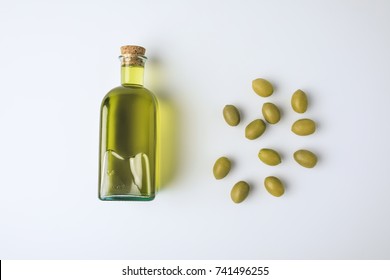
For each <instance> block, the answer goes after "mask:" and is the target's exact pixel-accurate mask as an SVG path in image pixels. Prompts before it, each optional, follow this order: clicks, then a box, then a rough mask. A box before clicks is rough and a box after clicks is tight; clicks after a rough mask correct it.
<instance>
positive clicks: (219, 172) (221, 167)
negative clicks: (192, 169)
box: [213, 157, 231, 180]
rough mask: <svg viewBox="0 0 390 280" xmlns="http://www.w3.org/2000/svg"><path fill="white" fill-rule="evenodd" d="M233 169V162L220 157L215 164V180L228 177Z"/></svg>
mask: <svg viewBox="0 0 390 280" xmlns="http://www.w3.org/2000/svg"><path fill="white" fill-rule="evenodd" d="M230 168H231V162H230V160H229V159H228V158H227V157H220V158H219V159H217V161H216V162H215V163H214V167H213V173H214V177H215V179H217V180H219V179H222V178H224V177H226V175H228V173H229V171H230Z"/></svg>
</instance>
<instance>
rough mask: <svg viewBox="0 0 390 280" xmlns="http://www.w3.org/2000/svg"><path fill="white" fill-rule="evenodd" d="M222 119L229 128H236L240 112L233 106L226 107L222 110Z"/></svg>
mask: <svg viewBox="0 0 390 280" xmlns="http://www.w3.org/2000/svg"><path fill="white" fill-rule="evenodd" d="M223 118H224V119H225V121H226V122H227V124H228V125H230V126H236V125H238V124H239V123H240V112H239V111H238V109H237V108H236V107H235V106H234V105H226V106H225V107H224V108H223Z"/></svg>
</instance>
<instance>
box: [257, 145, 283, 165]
mask: <svg viewBox="0 0 390 280" xmlns="http://www.w3.org/2000/svg"><path fill="white" fill-rule="evenodd" d="M259 159H260V160H261V161H262V162H264V163H265V164H268V165H272V166H274V165H278V164H279V163H281V162H282V160H281V158H280V155H279V154H278V152H276V151H275V150H272V149H261V150H260V152H259Z"/></svg>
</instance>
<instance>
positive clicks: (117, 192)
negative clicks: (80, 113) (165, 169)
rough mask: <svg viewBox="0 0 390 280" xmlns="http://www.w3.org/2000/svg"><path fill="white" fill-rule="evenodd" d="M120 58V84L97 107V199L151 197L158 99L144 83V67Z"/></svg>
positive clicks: (154, 167) (154, 173)
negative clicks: (98, 149)
mask: <svg viewBox="0 0 390 280" xmlns="http://www.w3.org/2000/svg"><path fill="white" fill-rule="evenodd" d="M142 59H145V57H142ZM121 60H122V66H121V84H122V85H121V86H119V87H117V88H114V89H112V90H111V91H110V92H108V94H107V95H106V96H105V97H104V99H103V101H102V104H101V110H100V156H99V198H100V199H101V200H152V199H154V197H155V194H156V146H157V100H156V98H155V96H154V95H153V94H152V93H151V92H150V91H149V90H147V89H146V88H144V86H143V80H144V78H143V77H144V67H143V66H140V65H129V64H127V63H126V62H125V61H124V60H123V57H121ZM142 64H143V63H142Z"/></svg>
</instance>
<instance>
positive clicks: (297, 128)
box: [291, 119, 316, 136]
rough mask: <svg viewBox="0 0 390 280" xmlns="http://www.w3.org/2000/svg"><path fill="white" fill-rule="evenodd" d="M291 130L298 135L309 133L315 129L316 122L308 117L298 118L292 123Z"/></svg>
mask: <svg viewBox="0 0 390 280" xmlns="http://www.w3.org/2000/svg"><path fill="white" fill-rule="evenodd" d="M291 130H292V132H294V133H295V134H297V135H300V136H305V135H310V134H313V133H314V132H315V131H316V123H315V122H314V121H312V120H310V119H300V120H297V121H296V122H295V123H293V125H292V127H291Z"/></svg>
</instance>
